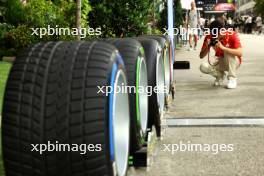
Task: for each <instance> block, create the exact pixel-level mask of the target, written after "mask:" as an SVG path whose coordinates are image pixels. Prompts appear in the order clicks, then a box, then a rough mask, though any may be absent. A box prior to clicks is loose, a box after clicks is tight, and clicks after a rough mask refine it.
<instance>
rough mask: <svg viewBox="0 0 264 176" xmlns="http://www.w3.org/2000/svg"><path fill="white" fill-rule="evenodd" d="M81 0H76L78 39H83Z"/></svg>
mask: <svg viewBox="0 0 264 176" xmlns="http://www.w3.org/2000/svg"><path fill="white" fill-rule="evenodd" d="M81 3H82V2H81V0H76V7H77V8H76V28H77V29H78V35H77V40H81V36H80V30H81Z"/></svg>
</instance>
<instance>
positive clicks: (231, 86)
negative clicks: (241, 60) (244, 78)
mask: <svg viewBox="0 0 264 176" xmlns="http://www.w3.org/2000/svg"><path fill="white" fill-rule="evenodd" d="M236 87H237V79H236V78H231V79H229V81H228V84H227V88H228V89H235V88H236Z"/></svg>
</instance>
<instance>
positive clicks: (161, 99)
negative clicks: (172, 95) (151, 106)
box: [156, 48, 165, 114]
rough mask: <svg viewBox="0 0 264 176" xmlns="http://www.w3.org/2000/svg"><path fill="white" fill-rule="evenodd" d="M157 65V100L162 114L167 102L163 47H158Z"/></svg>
mask: <svg viewBox="0 0 264 176" xmlns="http://www.w3.org/2000/svg"><path fill="white" fill-rule="evenodd" d="M157 62H158V63H157V65H156V86H157V88H158V92H157V101H158V105H159V113H160V114H161V113H162V112H163V110H164V103H165V90H164V88H165V77H164V63H163V59H162V58H161V48H159V49H158V54H157Z"/></svg>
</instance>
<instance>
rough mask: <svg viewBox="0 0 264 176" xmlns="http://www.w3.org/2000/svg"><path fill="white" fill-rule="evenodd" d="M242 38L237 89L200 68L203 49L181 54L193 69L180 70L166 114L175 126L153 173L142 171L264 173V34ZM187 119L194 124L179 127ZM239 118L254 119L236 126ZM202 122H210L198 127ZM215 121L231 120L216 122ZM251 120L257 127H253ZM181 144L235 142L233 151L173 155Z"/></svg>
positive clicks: (162, 175) (196, 175) (159, 174)
mask: <svg viewBox="0 0 264 176" xmlns="http://www.w3.org/2000/svg"><path fill="white" fill-rule="evenodd" d="M240 37H241V41H242V45H243V48H244V63H243V65H242V67H241V68H240V69H239V80H238V81H239V82H238V88H237V89H236V90H228V89H226V88H224V87H222V88H215V87H213V86H212V82H213V81H214V79H213V78H212V77H210V76H208V75H203V74H201V73H200V72H199V64H200V63H201V60H200V59H199V58H198V54H199V51H193V52H188V51H179V52H178V53H177V55H176V57H177V60H189V61H190V62H191V70H177V71H175V73H174V74H175V79H176V82H177V83H176V96H175V97H176V99H175V101H174V102H173V103H172V105H171V108H170V111H169V113H168V115H167V117H166V118H167V119H169V120H168V123H170V124H168V125H170V126H169V127H167V128H166V132H165V135H164V138H163V140H162V141H159V144H158V145H157V148H156V157H154V163H153V164H152V166H151V167H150V168H149V171H148V172H147V174H145V173H144V174H142V175H149V176H216V175H217V176H236V175H237V176H263V175H264V165H263V163H264V126H263V119H264V118H263V119H262V117H264V36H253V35H240ZM200 46H201V41H200V42H199V47H200ZM192 119H193V120H192ZM225 119H226V121H225ZM232 119H233V120H232ZM173 120H174V121H173ZM177 120H178V121H177ZM184 120H185V122H186V121H188V123H190V124H189V125H191V126H184V125H182V126H177V125H179V123H180V121H181V123H184V122H183V121H184ZM238 121H239V122H240V123H248V124H247V125H246V126H243V125H241V124H240V125H239V126H236V125H234V124H235V123H237V122H238ZM198 122H199V124H204V125H200V126H199V125H198V126H197V123H198ZM214 122H215V123H216V122H218V123H220V122H221V123H224V122H226V123H227V122H229V123H231V124H228V123H227V124H224V125H220V126H215V125H214V124H213V123H214ZM251 123H252V125H253V126H250V124H251ZM180 143H183V144H202V145H203V146H204V145H206V144H209V145H211V146H212V145H213V144H216V145H215V146H218V147H219V145H220V144H224V145H231V146H233V147H232V149H233V150H232V151H230V152H219V153H218V154H213V153H212V152H206V151H203V152H193V151H185V152H175V153H174V154H172V152H171V151H169V149H172V145H173V144H174V149H175V148H176V147H177V145H178V146H179V145H180ZM170 144H172V145H170ZM165 146H167V147H168V149H166V147H165Z"/></svg>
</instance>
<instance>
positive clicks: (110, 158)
mask: <svg viewBox="0 0 264 176" xmlns="http://www.w3.org/2000/svg"><path fill="white" fill-rule="evenodd" d="M121 85H127V80H126V74H125V69H124V64H123V61H122V58H121V56H120V54H119V52H118V51H117V49H116V48H115V47H114V46H112V45H109V44H106V43H103V42H48V43H39V44H36V45H34V46H32V47H31V48H29V49H27V50H25V51H24V52H23V53H22V54H20V55H19V56H18V57H17V58H16V61H15V63H14V65H13V68H12V70H11V73H10V75H9V79H8V82H7V86H6V92H5V98H4V106H3V121H2V136H3V157H4V166H5V171H6V175H7V176H15V175H20V176H53V175H54V176H58V175H63V176H81V175H82V176H86V175H98V176H101V175H102V176H105V175H109V176H112V175H120V176H123V175H126V170H127V166H128V155H129V136H130V120H129V99H128V98H129V97H128V94H125V93H124V94H117V93H115V92H116V91H115V90H116V89H117V87H118V86H121ZM104 86H106V87H104ZM99 88H100V89H99ZM99 90H100V91H99ZM108 90H112V91H108ZM32 145H33V146H34V148H33V146H32Z"/></svg>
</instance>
